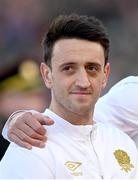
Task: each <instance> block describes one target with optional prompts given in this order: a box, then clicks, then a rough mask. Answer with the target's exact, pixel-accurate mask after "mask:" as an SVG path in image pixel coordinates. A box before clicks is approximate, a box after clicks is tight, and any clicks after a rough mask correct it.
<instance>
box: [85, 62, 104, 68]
mask: <svg viewBox="0 0 138 180" xmlns="http://www.w3.org/2000/svg"><path fill="white" fill-rule="evenodd" d="M89 65H93V66H97V67H101V64H100V63H97V62H88V63H86V66H89Z"/></svg>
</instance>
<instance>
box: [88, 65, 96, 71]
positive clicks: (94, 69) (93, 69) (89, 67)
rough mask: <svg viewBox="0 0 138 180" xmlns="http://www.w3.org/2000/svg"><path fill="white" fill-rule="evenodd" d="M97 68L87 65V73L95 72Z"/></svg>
mask: <svg viewBox="0 0 138 180" xmlns="http://www.w3.org/2000/svg"><path fill="white" fill-rule="evenodd" d="M98 70H99V68H98V67H97V66H96V65H88V66H87V71H89V72H97V71H98Z"/></svg>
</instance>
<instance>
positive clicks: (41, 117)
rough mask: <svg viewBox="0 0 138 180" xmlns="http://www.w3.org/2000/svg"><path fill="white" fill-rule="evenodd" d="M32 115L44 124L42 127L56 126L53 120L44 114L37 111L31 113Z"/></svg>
mask: <svg viewBox="0 0 138 180" xmlns="http://www.w3.org/2000/svg"><path fill="white" fill-rule="evenodd" d="M31 113H32V115H33V116H34V117H35V118H36V119H38V121H39V122H40V123H41V124H42V125H52V124H54V120H52V119H51V118H49V117H48V116H45V115H44V114H42V113H39V112H37V111H35V110H32V111H31Z"/></svg>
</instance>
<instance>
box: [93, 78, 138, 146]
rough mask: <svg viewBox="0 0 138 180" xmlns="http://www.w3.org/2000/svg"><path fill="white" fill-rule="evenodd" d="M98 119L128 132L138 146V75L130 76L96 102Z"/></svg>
mask: <svg viewBox="0 0 138 180" xmlns="http://www.w3.org/2000/svg"><path fill="white" fill-rule="evenodd" d="M94 118H95V120H96V121H100V122H108V123H112V124H114V125H115V126H117V127H118V128H120V129H121V130H123V131H124V132H126V133H127V134H128V135H129V136H130V137H131V138H132V139H133V140H134V141H135V142H136V144H137V147H138V76H129V77H127V78H125V79H123V80H121V81H120V82H118V83H117V84H116V85H115V86H113V87H112V88H111V89H110V91H109V92H108V93H107V94H106V95H104V96H103V97H101V98H100V99H99V101H98V102H97V104H96V107H95V112H94Z"/></svg>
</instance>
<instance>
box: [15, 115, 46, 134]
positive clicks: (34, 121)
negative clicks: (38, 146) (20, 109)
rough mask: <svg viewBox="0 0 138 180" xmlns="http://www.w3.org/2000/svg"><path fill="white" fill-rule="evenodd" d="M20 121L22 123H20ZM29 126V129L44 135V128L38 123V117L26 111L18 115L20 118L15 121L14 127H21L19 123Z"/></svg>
mask: <svg viewBox="0 0 138 180" xmlns="http://www.w3.org/2000/svg"><path fill="white" fill-rule="evenodd" d="M21 122H22V123H21ZM23 122H24V123H25V124H26V125H27V126H28V127H30V128H31V129H33V130H34V131H35V132H36V133H38V134H40V135H45V133H46V129H45V128H44V127H43V126H42V124H41V123H40V119H39V118H38V117H37V118H36V117H34V116H33V115H32V114H31V113H30V112H27V113H25V114H23V115H22V116H21V117H20V120H19V121H18V120H17V121H16V127H17V128H20V129H22V128H21V125H22V124H24V123H23ZM22 130H23V129H22Z"/></svg>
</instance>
